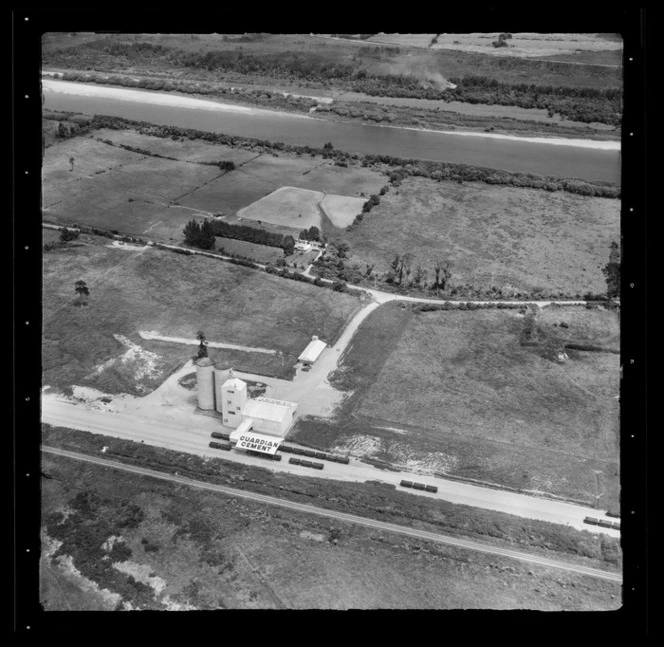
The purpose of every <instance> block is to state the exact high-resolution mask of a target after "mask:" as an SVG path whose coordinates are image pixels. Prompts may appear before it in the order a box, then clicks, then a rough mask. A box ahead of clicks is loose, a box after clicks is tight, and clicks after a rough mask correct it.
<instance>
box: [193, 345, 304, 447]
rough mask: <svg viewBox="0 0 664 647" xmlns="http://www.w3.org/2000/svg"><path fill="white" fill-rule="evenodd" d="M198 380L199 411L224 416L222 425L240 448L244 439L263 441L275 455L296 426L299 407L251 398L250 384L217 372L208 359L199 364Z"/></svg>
mask: <svg viewBox="0 0 664 647" xmlns="http://www.w3.org/2000/svg"><path fill="white" fill-rule="evenodd" d="M196 379H197V382H198V408H199V409H202V410H203V411H216V412H217V413H219V414H221V419H222V424H223V425H224V426H225V427H230V428H231V429H233V430H234V431H233V432H231V434H230V440H231V441H234V442H236V446H237V447H241V446H243V445H241V442H244V441H243V439H244V440H246V439H251V440H252V442H254V443H256V442H260V441H261V440H264V441H265V443H267V444H269V445H270V446H272V445H274V451H276V447H277V446H278V441H280V440H283V438H284V437H285V435H286V432H287V431H288V429H289V428H290V426H291V425H292V424H293V414H294V413H295V410H296V409H297V404H296V403H294V402H286V401H285V400H273V399H271V398H264V397H260V398H255V399H251V398H249V394H248V391H247V383H246V382H244V381H243V380H241V379H239V378H237V377H235V375H234V374H233V369H232V368H231V369H221V368H218V367H216V366H215V365H214V363H213V362H212V360H211V359H210V358H208V357H202V358H201V359H198V360H197V361H196ZM257 432H258V433H257ZM263 434H265V435H266V436H265V438H267V440H265V438H264V437H263V436H262V435H263ZM275 441H277V442H275ZM271 453H273V452H271Z"/></svg>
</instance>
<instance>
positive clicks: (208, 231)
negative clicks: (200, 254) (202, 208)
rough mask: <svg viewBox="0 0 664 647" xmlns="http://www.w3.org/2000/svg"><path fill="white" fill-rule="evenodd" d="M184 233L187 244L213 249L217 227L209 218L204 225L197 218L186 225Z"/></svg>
mask: <svg viewBox="0 0 664 647" xmlns="http://www.w3.org/2000/svg"><path fill="white" fill-rule="evenodd" d="M182 233H183V234H184V242H185V243H186V244H187V245H191V246H192V247H200V248H201V249H212V248H213V247H214V244H215V241H216V237H215V229H214V227H213V225H212V223H211V222H210V221H209V220H208V219H207V218H206V219H205V221H204V222H203V224H202V225H201V224H200V223H199V222H198V221H196V220H190V221H189V222H188V223H187V224H186V225H185V226H184V229H183V230H182Z"/></svg>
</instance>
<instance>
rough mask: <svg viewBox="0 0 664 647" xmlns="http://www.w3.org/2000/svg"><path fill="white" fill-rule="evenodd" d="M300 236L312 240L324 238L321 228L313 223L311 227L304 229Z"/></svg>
mask: <svg viewBox="0 0 664 647" xmlns="http://www.w3.org/2000/svg"><path fill="white" fill-rule="evenodd" d="M299 237H300V239H301V240H312V241H314V242H316V241H321V240H322V237H321V233H320V229H318V227H316V225H311V227H309V229H303V230H302V231H301V232H300V236H299Z"/></svg>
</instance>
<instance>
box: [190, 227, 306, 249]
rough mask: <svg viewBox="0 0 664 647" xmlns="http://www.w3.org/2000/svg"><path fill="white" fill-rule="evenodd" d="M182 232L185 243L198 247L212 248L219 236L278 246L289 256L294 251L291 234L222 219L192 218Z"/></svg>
mask: <svg viewBox="0 0 664 647" xmlns="http://www.w3.org/2000/svg"><path fill="white" fill-rule="evenodd" d="M182 233H183V235H184V242H185V243H186V244H187V245H191V246H192V247H198V248H200V249H213V248H214V245H215V242H216V236H220V237H222V238H232V239H234V240H244V241H246V242H249V243H255V244H256V245H266V246H268V247H280V248H281V249H283V250H284V255H285V256H290V255H291V254H292V253H293V252H294V251H295V239H294V238H293V236H290V235H288V234H287V235H284V234H278V233H274V232H271V231H266V230H265V229H257V228H256V227H250V226H249V225H232V224H230V223H228V222H225V221H223V220H208V219H207V218H206V219H205V220H204V221H203V222H202V223H201V222H200V221H198V220H196V219H193V220H190V221H189V222H188V223H187V224H186V225H185V227H184V229H183V231H182Z"/></svg>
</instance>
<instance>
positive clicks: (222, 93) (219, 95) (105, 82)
mask: <svg viewBox="0 0 664 647" xmlns="http://www.w3.org/2000/svg"><path fill="white" fill-rule="evenodd" d="M65 74H67V76H69V77H73V80H63V78H62V77H63V76H64V75H65ZM42 76H43V78H44V84H45V85H46V87H48V88H49V89H51V90H55V89H56V88H58V89H57V91H60V92H64V93H70V94H84V95H85V96H90V97H101V98H104V97H105V98H120V97H121V98H123V99H126V100H130V101H131V100H138V98H139V97H141V96H143V97H144V95H140V94H132V93H140V92H144V93H147V94H149V95H155V98H152V99H151V100H150V101H151V102H153V103H155V104H156V105H165V106H172V107H190V108H209V109H213V110H217V109H220V110H228V111H233V110H236V111H240V112H241V111H245V112H247V114H254V113H252V112H251V110H257V111H265V112H266V113H271V114H277V115H278V114H284V113H287V114H290V115H294V116H298V117H308V118H312V115H315V117H313V118H316V119H319V120H326V121H334V122H338V123H360V124H364V125H382V126H388V127H392V128H403V129H407V130H418V131H423V132H439V133H443V134H451V133H453V134H470V135H475V136H483V137H490V138H507V139H511V140H513V141H530V142H535V143H544V144H556V145H567V146H582V147H586V148H598V149H602V150H619V149H620V141H619V137H620V134H619V131H615V130H610V129H609V130H607V128H606V127H603V128H598V127H597V126H598V125H597V124H595V125H592V124H590V125H589V124H581V123H575V122H561V121H560V120H558V121H554V120H546V121H545V120H543V119H542V115H541V114H539V113H541V112H543V111H538V110H531V111H527V110H523V109H522V110H519V109H510V108H505V107H503V106H488V107H487V106H484V107H483V110H482V113H481V114H478V110H477V107H476V106H471V105H470V104H467V105H466V104H459V102H456V103H455V105H454V106H453V107H454V109H453V110H451V109H449V108H448V107H447V105H446V103H445V102H441V101H429V100H425V99H402V100H398V99H391V98H389V97H386V98H385V101H384V102H383V100H382V99H380V98H376V97H368V95H362V94H358V93H344V94H343V97H344V98H343V100H342V101H338V100H337V99H336V98H335V96H334V94H335V93H333V92H330V91H327V92H322V91H321V92H318V91H317V92H316V93H315V94H306V93H305V92H306V91H305V90H303V89H301V88H296V90H297V91H293V88H292V87H290V86H289V87H283V88H281V87H274V86H272V87H270V88H269V89H268V88H266V87H265V86H263V85H259V86H256V87H252V86H251V85H249V84H239V85H238V84H233V83H230V84H229V83H218V82H217V83H214V84H211V83H204V84H200V83H194V82H177V81H175V82H170V83H166V84H165V83H164V81H163V78H160V77H146V76H140V77H138V76H136V75H131V76H128V75H124V76H123V75H116V74H113V75H103V74H93V75H91V74H89V73H87V72H82V71H67V72H64V71H61V70H47V71H45V72H44V73H43V75H42ZM76 77H79V78H81V79H84V81H81V80H78V79H77V78H76ZM52 83H58V84H71V85H70V86H66V85H63V86H53V85H52ZM89 83H97V84H101V85H98V86H90V85H88V84H89ZM141 83H143V84H144V85H146V86H148V87H146V88H145V89H133V88H136V87H137V85H138V84H141ZM150 83H152V84H156V87H158V86H159V85H161V86H163V88H164V89H165V91H164V89H162V90H159V91H155V90H150V89H149V84H150ZM72 85H75V86H85V87H86V90H84V91H82V92H75V91H74V90H73V88H72ZM95 87H97V88H98V90H99V92H98V93H95V90H94V88H95ZM114 90H115V91H117V92H115V93H114V92H113V91H114ZM125 92H129V94H125ZM192 95H196V96H195V97H194V96H192ZM326 95H327V96H326ZM156 97H159V98H156ZM167 97H172V99H171V101H169V100H168V99H167ZM178 97H180V98H181V99H190V100H191V101H192V102H193V103H187V102H182V101H180V100H179V99H178ZM201 97H205V98H201ZM419 104H421V106H420V105H419ZM430 104H436V105H435V106H434V105H430ZM457 104H458V105H457ZM216 106H221V107H216ZM529 113H533V114H532V115H531V114H529ZM259 114H260V113H259ZM511 115H516V116H511ZM524 117H525V118H524ZM563 124H564V125H563ZM568 124H572V125H571V126H570V125H568ZM496 130H498V132H494V131H496Z"/></svg>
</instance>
